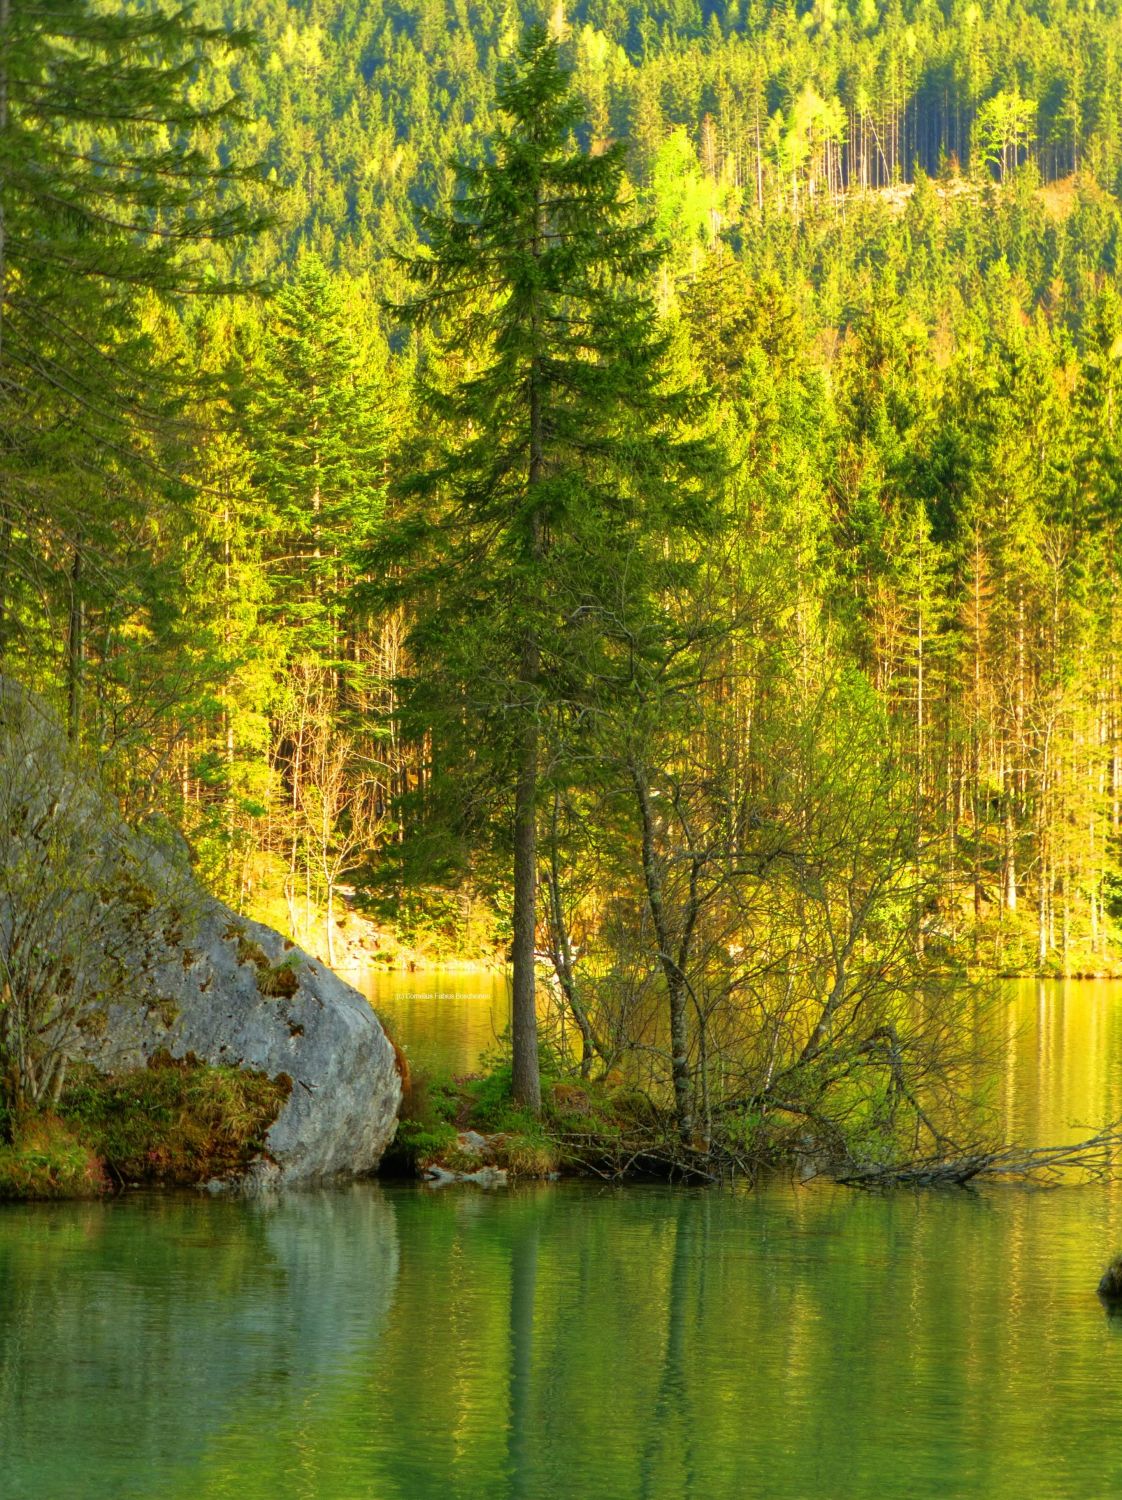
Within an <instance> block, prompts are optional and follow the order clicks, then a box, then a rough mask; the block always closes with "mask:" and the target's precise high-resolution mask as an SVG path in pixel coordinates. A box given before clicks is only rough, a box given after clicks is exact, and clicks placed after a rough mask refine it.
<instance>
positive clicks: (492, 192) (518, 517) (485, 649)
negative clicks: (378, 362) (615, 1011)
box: [391, 28, 704, 1109]
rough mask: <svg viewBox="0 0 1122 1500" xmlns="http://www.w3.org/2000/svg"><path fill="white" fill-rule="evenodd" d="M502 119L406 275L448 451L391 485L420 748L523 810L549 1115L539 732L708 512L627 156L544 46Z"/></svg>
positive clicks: (492, 798) (520, 948) (521, 1007)
mask: <svg viewBox="0 0 1122 1500" xmlns="http://www.w3.org/2000/svg"><path fill="white" fill-rule="evenodd" d="M498 103H499V107H500V110H501V111H502V114H503V116H504V117H505V118H504V124H503V127H502V128H501V130H500V131H499V132H498V134H497V137H496V139H495V142H494V150H493V154H492V156H491V159H490V160H488V161H487V162H486V163H485V164H484V165H482V166H480V167H471V166H467V165H461V166H460V168H459V184H460V187H459V195H458V196H457V198H456V199H455V200H454V201H453V204H452V206H451V208H450V210H449V211H448V212H447V213H446V214H443V215H433V216H430V217H428V218H427V219H426V220H425V221H424V227H425V228H426V229H427V231H428V234H429V237H430V241H431V252H430V253H429V254H427V255H424V256H421V257H419V258H418V259H416V260H415V261H414V262H413V263H412V265H411V267H410V269H411V272H412V275H413V277H414V279H415V281H416V282H417V283H418V284H419V287H420V295H419V296H418V297H417V299H416V300H415V301H414V302H412V303H411V304H410V305H409V306H408V307H407V308H406V309H404V311H405V313H406V315H407V317H408V318H409V320H410V321H411V322H412V323H414V324H418V325H423V326H426V327H427V328H429V329H430V330H431V332H432V334H433V338H434V346H435V351H436V353H435V362H436V367H435V368H434V369H432V370H430V373H429V377H428V379H427V380H426V381H425V382H424V384H423V386H422V399H423V401H424V405H425V408H426V410H427V412H428V413H429V414H430V416H431V418H432V419H433V420H434V421H436V422H438V423H439V424H440V435H439V438H438V441H437V443H436V447H435V451H434V452H433V453H432V455H431V457H430V459H429V461H428V462H427V463H426V464H425V465H424V466H423V467H422V468H421V469H420V470H419V472H418V473H417V474H416V475H415V476H414V477H413V479H412V480H411V481H409V482H407V483H405V484H403V485H402V486H401V487H400V491H399V492H400V495H401V497H402V499H403V500H405V501H408V502H410V503H409V505H408V509H407V513H406V516H405V519H404V521H403V523H402V525H401V526H400V527H399V528H398V531H397V542H398V547H397V550H396V552H395V553H392V554H391V555H392V556H394V557H395V558H396V559H397V560H399V561H400V560H404V559H405V558H406V557H409V558H410V594H411V601H412V608H413V611H414V615H413V628H412V632H411V636H410V646H411V650H412V653H413V660H414V676H413V677H412V679H411V681H410V682H409V683H408V685H407V690H408V704H407V713H408V715H409V717H410V719H411V720H412V723H413V728H414V734H415V736H417V737H419V736H421V735H423V734H425V733H431V735H432V744H433V759H434V762H435V765H436V769H437V770H438V771H439V773H440V778H441V779H443V780H444V781H445V782H447V781H448V780H449V779H450V778H451V779H454V780H455V781H456V782H457V783H458V784H459V798H460V806H461V808H464V807H466V808H467V809H468V810H469V811H471V810H473V803H474V800H475V797H476V795H477V794H478V795H481V796H483V798H484V800H485V802H486V803H487V806H488V811H493V809H494V806H495V802H496V798H497V799H499V800H502V799H503V798H505V797H506V796H508V795H511V796H512V798H513V827H512V842H513V851H512V852H513V884H514V916H513V929H514V930H513V967H514V980H513V983H514V996H513V1016H514V1025H513V1041H514V1092H515V1097H516V1098H517V1099H518V1100H519V1101H520V1102H521V1103H523V1104H525V1105H527V1106H529V1107H530V1108H532V1109H537V1108H538V1106H539V1102H540V1084H539V1078H538V1059H537V1021H536V1012H535V972H534V953H535V930H536V916H537V907H536V882H537V819H538V809H539V800H540V789H541V783H542V778H543V773H545V774H547V775H548V776H549V777H550V778H551V779H553V780H557V779H558V778H563V777H564V774H565V772H564V764H563V762H564V758H565V751H564V748H563V746H562V745H561V744H560V742H559V738H558V736H557V734H556V733H554V734H553V735H552V736H551V737H545V738H543V726H545V725H547V724H553V725H554V726H556V723H557V713H558V711H559V710H560V709H561V708H562V707H565V708H566V709H567V710H568V712H569V714H570V715H572V714H574V713H575V714H577V715H578V716H579V711H580V705H581V703H582V702H583V701H585V700H586V698H587V692H586V689H587V676H586V672H587V670H588V664H589V663H591V662H592V661H593V660H594V657H595V652H596V644H595V642H596V639H597V637H598V636H599V635H602V634H606V633H608V632H610V631H614V632H615V633H616V635H617V636H618V637H620V638H623V637H625V636H626V635H627V634H628V627H627V625H626V623H624V622H621V621H620V620H618V619H616V620H615V621H614V623H609V617H611V616H612V615H613V614H614V612H615V609H616V606H617V605H619V606H620V607H621V608H624V609H631V608H633V607H634V606H633V604H631V603H630V602H628V601H630V600H633V599H636V598H637V597H638V593H639V592H641V591H630V590H626V589H625V590H622V591H621V587H620V583H621V578H622V577H623V575H624V573H625V572H626V570H627V568H628V566H629V565H632V564H636V563H637V562H638V560H639V559H640V558H641V557H642V555H643V550H642V549H643V546H646V547H647V548H648V549H650V548H652V544H653V548H654V549H657V547H658V545H659V543H660V542H661V541H662V540H664V539H665V538H666V537H667V536H668V533H669V532H670V531H671V530H672V529H673V527H674V526H679V527H680V526H682V525H683V524H688V523H689V521H690V519H691V517H693V518H694V519H699V518H700V515H701V512H702V510H703V509H704V507H703V505H702V504H701V503H700V502H699V500H698V496H697V493H696V485H695V484H694V483H693V482H692V481H691V480H690V478H689V473H690V471H691V468H692V469H693V470H696V467H697V461H698V453H697V451H696V449H695V448H694V447H693V446H691V444H690V443H688V442H685V441H681V442H680V441H678V440H676V437H675V432H674V430H673V425H674V423H675V421H676V420H677V419H678V418H679V417H681V416H682V414H683V412H684V398H683V397H682V396H681V394H680V393H674V392H670V391H667V390H666V389H665V386H664V381H663V376H662V367H663V361H664V356H665V353H666V340H665V337H664V336H663V335H662V334H661V332H660V331H659V329H658V327H657V325H656V319H655V313H654V309H653V307H652V305H651V303H650V302H649V300H648V299H647V298H646V297H645V296H643V295H642V294H641V293H640V291H639V290H637V284H638V283H639V282H640V280H641V279H644V278H648V279H649V277H650V276H651V274H652V272H653V271H654V269H655V267H656V265H657V262H658V258H659V257H658V252H657V251H656V250H655V249H654V248H653V247H652V245H651V241H650V238H649V234H648V231H647V229H646V226H645V225H643V224H640V223H637V222H636V221H635V219H634V217H633V213H632V210H631V206H630V204H629V203H628V200H627V197H626V195H625V193H624V191H623V163H624V157H623V147H622V145H620V144H616V145H613V146H611V147H609V148H608V149H607V150H606V151H604V152H603V153H602V154H600V155H590V154H586V153H584V152H580V151H574V150H573V147H572V145H571V137H572V134H573V132H574V130H575V129H576V127H577V125H578V124H579V105H578V103H577V102H576V100H575V97H574V94H573V92H572V88H571V84H570V80H569V76H568V74H567V73H566V72H565V70H564V69H563V68H562V66H561V63H560V60H559V55H558V46H557V44H556V42H555V41H553V40H551V39H550V38H549V37H548V36H547V35H546V33H545V32H544V31H543V30H542V29H540V28H535V29H532V30H530V31H529V32H528V33H527V35H526V37H525V39H524V40H523V42H522V44H521V46H520V48H519V50H518V56H517V61H516V62H515V63H514V64H513V65H510V66H507V67H505V68H504V69H503V71H502V74H501V76H500V84H499V93H498ZM422 558H423V561H422Z"/></svg>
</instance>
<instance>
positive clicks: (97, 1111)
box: [0, 1052, 292, 1199]
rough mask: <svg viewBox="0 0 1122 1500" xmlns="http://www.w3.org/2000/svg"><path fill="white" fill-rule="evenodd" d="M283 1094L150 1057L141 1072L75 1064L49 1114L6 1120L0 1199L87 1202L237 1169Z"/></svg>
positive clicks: (224, 1071)
mask: <svg viewBox="0 0 1122 1500" xmlns="http://www.w3.org/2000/svg"><path fill="white" fill-rule="evenodd" d="M291 1088H292V1080H291V1079H290V1078H289V1077H288V1076H287V1075H286V1074H281V1075H280V1076H279V1077H277V1078H269V1077H268V1076H267V1075H266V1074H263V1073H252V1072H248V1071H245V1070H242V1069H240V1068H222V1067H211V1066H209V1065H207V1064H204V1063H201V1062H199V1061H198V1059H197V1058H195V1057H193V1056H190V1055H189V1056H188V1057H186V1058H184V1059H174V1058H172V1057H171V1056H170V1054H168V1053H167V1052H163V1053H157V1054H156V1055H155V1056H154V1057H153V1058H152V1059H151V1061H150V1062H149V1064H148V1066H147V1067H146V1068H138V1069H135V1070H131V1071H129V1072H125V1073H119V1074H115V1075H103V1074H100V1073H98V1072H96V1071H95V1070H94V1069H93V1068H90V1067H87V1066H82V1067H75V1068H74V1069H73V1070H72V1072H71V1074H70V1077H69V1080H68V1082H67V1085H66V1088H65V1089H64V1091H63V1093H62V1096H61V1098H60V1099H59V1101H58V1104H57V1105H56V1107H55V1110H54V1112H53V1113H51V1114H44V1115H38V1116H35V1117H34V1118H32V1119H30V1120H26V1121H16V1122H13V1124H12V1126H11V1128H10V1131H9V1132H8V1133H10V1135H11V1140H10V1141H9V1142H7V1143H6V1144H0V1199H5V1198H7V1199H13V1198H15V1199H50V1198H74V1197H87V1196H92V1195H94V1194H97V1193H101V1192H105V1191H108V1190H111V1189H112V1188H114V1187H126V1186H128V1187H132V1186H190V1185H194V1184H196V1183H200V1182H206V1181H209V1180H210V1179H211V1178H214V1177H218V1178H225V1177H232V1176H236V1175H238V1174H240V1173H241V1172H243V1171H244V1170H245V1169H246V1167H247V1166H248V1165H249V1163H250V1162H251V1161H252V1160H253V1158H254V1157H255V1156H257V1155H258V1154H259V1153H260V1152H261V1151H262V1150H263V1149H264V1142H265V1136H266V1134H267V1132H268V1130H269V1127H270V1126H271V1125H272V1123H273V1121H274V1120H275V1119H276V1117H277V1115H278V1114H279V1113H280V1110H281V1109H282V1107H283V1105H284V1103H285V1100H286V1099H287V1098H288V1095H289V1093H290V1091H291Z"/></svg>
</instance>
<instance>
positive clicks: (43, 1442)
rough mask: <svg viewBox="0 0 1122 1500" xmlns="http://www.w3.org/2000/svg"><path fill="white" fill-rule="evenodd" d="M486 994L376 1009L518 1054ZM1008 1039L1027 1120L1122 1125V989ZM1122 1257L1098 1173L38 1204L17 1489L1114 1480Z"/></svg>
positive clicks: (270, 1491) (1018, 1002) (282, 1499)
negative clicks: (1120, 1120) (1028, 1178)
mask: <svg viewBox="0 0 1122 1500" xmlns="http://www.w3.org/2000/svg"><path fill="white" fill-rule="evenodd" d="M455 979H456V980H463V981H465V984H464V986H463V987H462V988H460V987H458V986H457V987H456V997H455V999H454V1000H453V1001H444V1000H439V999H437V993H438V987H437V986H434V985H433V982H432V976H413V983H414V984H415V985H416V986H417V988H416V992H415V993H414V994H413V995H412V996H410V995H407V994H406V993H404V991H399V992H398V994H397V995H395V996H390V997H389V998H387V997H385V996H384V995H381V996H379V1004H380V1005H385V1006H386V1008H387V1010H389V1011H390V1013H391V1014H392V1015H393V1016H395V1017H396V1019H397V1024H398V1025H399V1027H400V1028H401V1032H402V1035H403V1039H404V1040H405V1041H406V1043H407V1044H408V1045H409V1046H410V1047H411V1048H420V1047H422V1046H423V1045H424V1044H425V1039H426V1035H427V1037H428V1040H429V1043H430V1044H431V1045H432V1046H433V1047H434V1048H435V1047H438V1046H439V1047H443V1046H445V1045H446V1039H445V1037H444V1032H443V1031H442V1027H443V1024H444V1020H445V1016H444V1012H443V1010H442V1009H440V1010H438V1009H437V1007H443V1006H445V1005H449V1006H451V1007H452V1008H453V1009H455V1010H456V1011H457V1013H458V1014H459V1016H460V1021H457V1022H456V1023H455V1027H454V1028H453V1029H454V1030H455V1039H454V1045H455V1046H456V1047H460V1048H461V1050H460V1052H459V1053H458V1054H457V1055H458V1056H459V1057H461V1058H463V1059H466V1060H468V1061H467V1062H466V1063H465V1065H470V1047H471V1046H474V1045H475V1043H474V1042H471V1043H465V1042H463V1041H462V1039H461V1033H460V1031H459V1030H458V1029H456V1028H458V1027H459V1026H460V1023H461V1021H462V1020H463V1018H464V1017H465V1016H468V1017H469V1018H470V1019H471V1028H473V1029H471V1030H470V1035H472V1036H480V1037H481V1036H483V1035H484V1034H485V1033H487V1032H491V1034H492V1035H493V1034H494V1033H493V1027H494V1024H495V1017H496V1007H497V1013H498V1014H499V1015H500V1016H501V1014H502V1002H501V1001H500V1000H499V999H498V996H497V994H496V991H495V990H494V989H492V988H487V987H484V988H480V986H479V981H478V976H464V975H461V976H455ZM471 984H474V986H475V989H474V990H472V989H471V988H470V985H471ZM444 985H445V980H444V979H443V978H441V980H440V981H439V990H440V991H443V989H444ZM430 1021H431V1022H436V1023H437V1024H435V1025H433V1026H431V1027H429V1023H430ZM449 1024H450V1025H451V1023H449ZM1001 1024H1002V1026H1003V1027H1005V1028H1007V1029H1008V1034H1009V1036H1010V1046H1009V1051H1008V1054H1007V1056H1006V1058H1005V1059H1004V1061H1003V1063H1002V1066H1001V1069H1000V1078H999V1083H998V1101H997V1102H998V1108H999V1109H1000V1111H1001V1115H1002V1118H1003V1119H1004V1120H1005V1121H1006V1122H1007V1123H1008V1125H1009V1127H1010V1129H1012V1130H1015V1131H1016V1132H1018V1133H1025V1132H1030V1133H1031V1134H1032V1135H1034V1136H1036V1137H1037V1138H1040V1139H1050V1138H1057V1137H1058V1136H1059V1134H1060V1133H1062V1132H1065V1131H1067V1130H1069V1129H1070V1128H1073V1127H1075V1126H1080V1125H1082V1126H1089V1125H1094V1124H1097V1123H1098V1122H1099V1121H1100V1120H1102V1119H1103V1118H1104V1117H1108V1116H1110V1115H1112V1114H1113V1115H1118V1114H1120V1113H1122V1108H1120V1103H1122V1100H1120V1094H1122V1088H1120V1074H1122V986H1111V985H1106V984H1078V985H1075V984H1073V985H1068V986H1066V987H1061V986H1058V985H1046V986H1044V987H1042V988H1041V987H1038V986H1035V985H1023V986H1020V987H1018V988H1017V990H1016V991H1015V992H1013V993H1012V994H1011V998H1010V1001H1009V1005H1008V1009H1007V1011H1006V1012H1005V1013H1004V1014H1003V1016H1002V1017H1001ZM427 1027H429V1029H428V1031H427V1032H426V1028H427ZM499 1029H501V1027H500V1028H499ZM1117 1245H1122V1195H1120V1194H1119V1192H1118V1191H1117V1190H1116V1189H1115V1188H1110V1189H1103V1188H1100V1187H1093V1188H1077V1189H1062V1190H1057V1191H1051V1192H1044V1191H1026V1190H1023V1189H1020V1188H1012V1187H1006V1188H995V1189H987V1190H983V1191H980V1192H964V1191H960V1190H951V1191H944V1192H937V1193H933V1192H928V1193H912V1192H897V1193H888V1194H876V1195H874V1194H861V1193H856V1192H850V1191H846V1190H843V1189H837V1188H831V1187H828V1186H825V1185H815V1186H812V1187H809V1188H792V1187H789V1186H786V1185H774V1186H771V1187H768V1188H766V1189H764V1190H762V1191H759V1192H755V1193H752V1192H746V1191H704V1190H669V1189H660V1188H651V1187H642V1188H637V1187H632V1188H627V1189H611V1188H606V1187H605V1188H601V1187H598V1186H591V1185H588V1184H558V1185H542V1186H533V1187H527V1188H525V1189H518V1190H511V1191H507V1192H496V1193H483V1192H479V1191H474V1190H451V1191H445V1192H435V1191H431V1190H428V1189H425V1188H422V1187H412V1186H394V1187H388V1186H387V1187H380V1186H378V1185H376V1184H372V1185H365V1186H358V1187H354V1188H350V1189H347V1190H345V1191H340V1192H335V1193H313V1194H306V1195H294V1196H293V1197H291V1198H286V1199H283V1200H281V1201H279V1202H275V1203H269V1202H264V1203H244V1204H242V1203H224V1202H214V1201H211V1200H209V1199H204V1198H196V1197H191V1196H176V1197H165V1198H160V1197H144V1198H133V1199H129V1200H125V1201H121V1202H117V1203H110V1204H79V1205H55V1206H46V1207H42V1208H14V1207H13V1208H9V1209H5V1210H3V1211H0V1453H2V1460H0V1463H2V1468H0V1494H2V1495H3V1497H4V1500H32V1497H34V1500H55V1497H58V1500H68V1497H70V1496H74V1497H78V1500H109V1497H114V1500H116V1497H120V1500H141V1497H143V1500H157V1497H159V1500H179V1497H183V1500H218V1497H234V1496H238V1497H244V1500H266V1497H267V1500H390V1497H393V1500H457V1497H462V1500H476V1497H479V1500H483V1497H488V1500H490V1497H509V1500H562V1497H563V1500H568V1497H573V1500H630V1497H636V1500H640V1497H642V1500H646V1497H651V1500H682V1497H696V1500H788V1497H789V1500H811V1497H813V1500H819V1497H822V1500H858V1497H868V1500H879V1497H900V1500H905V1497H917V1500H927V1497H931V1500H935V1497H940V1500H943V1497H954V1496H971V1497H973V1496H977V1497H985V1500H1049V1497H1056V1500H1060V1497H1062V1500H1083V1497H1086V1500H1090V1497H1098V1496H1102V1497H1106V1496H1114V1495H1117V1494H1122V1423H1120V1422H1119V1417H1120V1416H1122V1411H1120V1406H1122V1325H1120V1324H1118V1323H1113V1322H1111V1321H1109V1320H1108V1319H1107V1317H1106V1316H1105V1314H1104V1311H1103V1309H1102V1307H1101V1306H1100V1304H1099V1302H1098V1300H1097V1298H1096V1297H1095V1295H1094V1287H1095V1284H1096V1281H1097V1278H1098V1274H1099V1271H1100V1270H1101V1267H1102V1263H1103V1262H1104V1260H1105V1259H1106V1257H1107V1255H1108V1254H1109V1252H1110V1251H1111V1250H1113V1249H1114V1248H1115V1247H1116V1246H1117Z"/></svg>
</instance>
